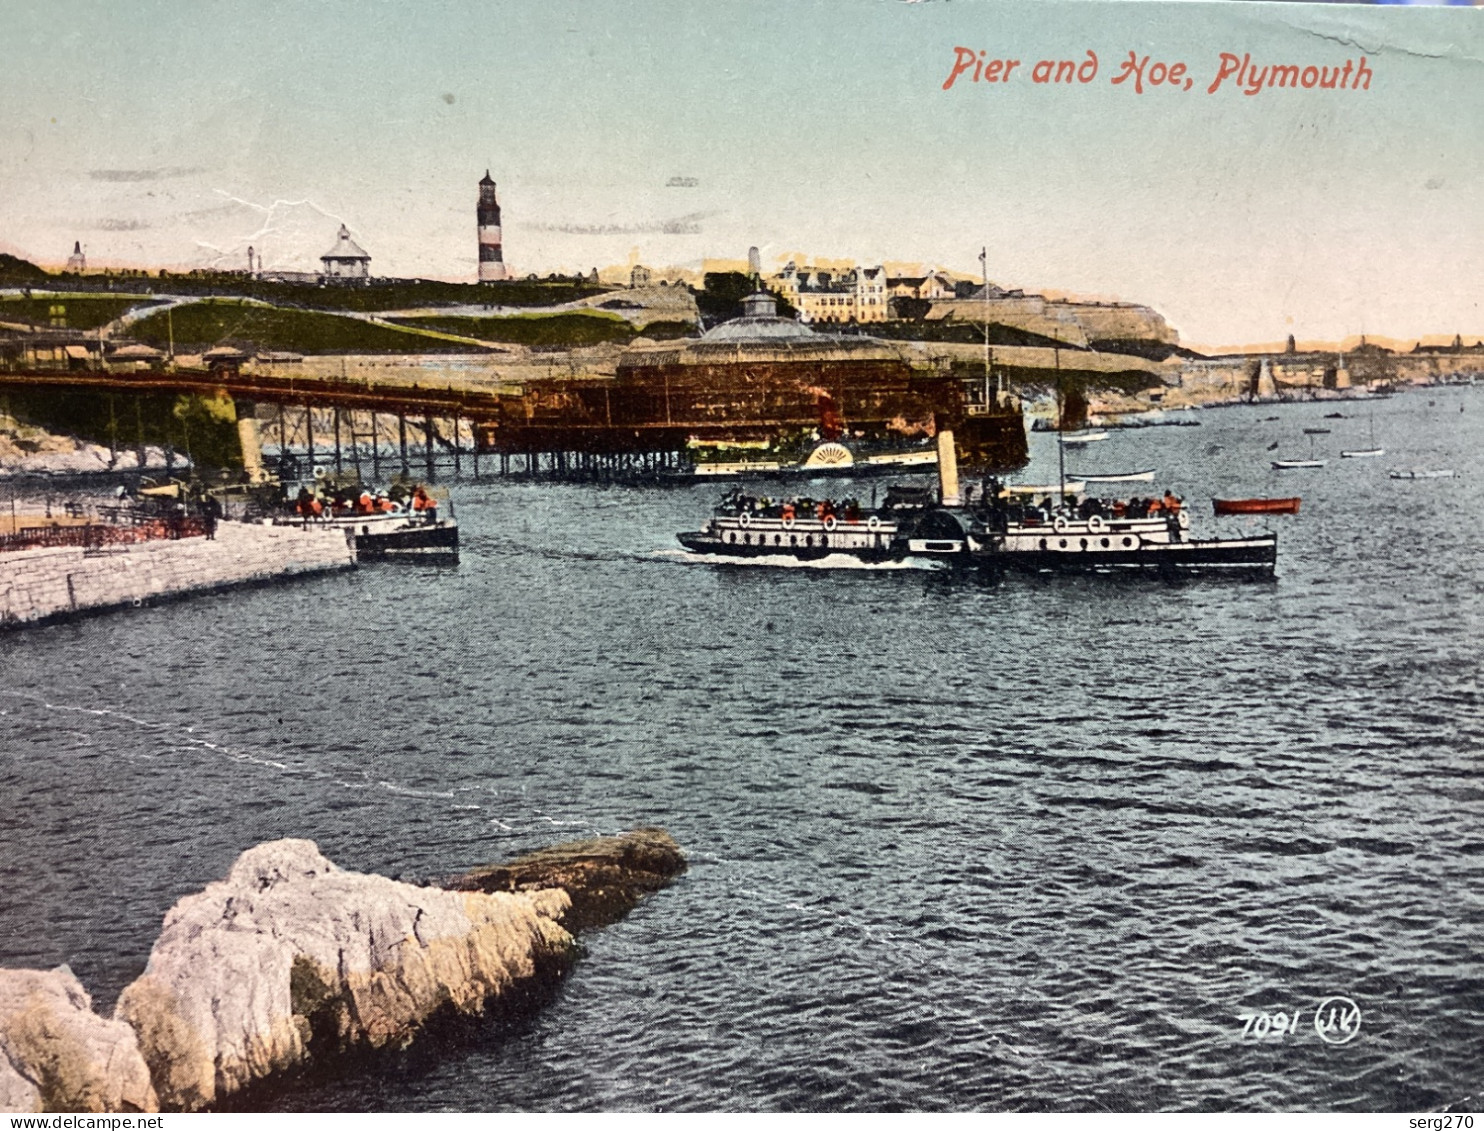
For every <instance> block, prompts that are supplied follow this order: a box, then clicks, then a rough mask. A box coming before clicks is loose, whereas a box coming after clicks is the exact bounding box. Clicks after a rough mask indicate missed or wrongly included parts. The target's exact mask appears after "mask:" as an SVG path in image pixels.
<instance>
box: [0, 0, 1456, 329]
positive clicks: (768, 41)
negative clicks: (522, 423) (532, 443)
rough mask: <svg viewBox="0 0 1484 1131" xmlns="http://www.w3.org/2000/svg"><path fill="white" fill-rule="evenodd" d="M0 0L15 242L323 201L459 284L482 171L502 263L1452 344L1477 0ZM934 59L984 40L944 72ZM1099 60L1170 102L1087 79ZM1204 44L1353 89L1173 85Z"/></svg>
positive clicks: (180, 235) (225, 252)
mask: <svg viewBox="0 0 1484 1131" xmlns="http://www.w3.org/2000/svg"><path fill="white" fill-rule="evenodd" d="M0 3H3V5H4V19H5V24H6V26H7V29H8V34H7V41H8V50H7V52H6V56H7V60H6V66H5V67H4V68H0V105H3V106H4V107H5V110H4V113H3V114H0V251H8V252H10V253H12V254H21V255H25V256H26V257H28V258H32V259H34V260H36V261H39V262H44V263H48V264H53V265H60V264H61V263H62V261H64V260H65V258H66V256H67V254H68V252H70V251H71V249H72V244H73V241H74V240H80V241H81V242H82V244H83V246H84V248H85V249H86V251H87V253H88V256H89V260H90V263H92V264H104V263H111V264H115V265H129V266H137V267H145V268H150V269H156V268H159V267H170V268H177V267H181V266H192V265H203V266H204V265H208V264H216V265H223V266H237V267H245V265H246V248H247V247H248V246H249V245H252V246H254V247H255V248H256V249H257V251H258V252H259V253H261V254H262V256H263V258H264V261H265V263H266V265H267V266H269V267H279V268H285V269H303V270H310V269H314V268H315V267H317V259H318V256H319V255H321V254H322V253H323V252H325V251H326V250H328V249H329V247H330V245H331V244H332V243H333V242H334V236H335V232H336V229H337V228H338V226H339V224H341V223H344V224H346V225H347V226H348V227H349V228H350V230H351V232H352V234H353V235H354V237H355V238H356V240H357V242H359V243H360V244H361V245H362V246H363V247H364V248H366V250H367V251H368V252H369V253H370V254H371V255H372V271H373V273H376V274H385V275H400V276H419V277H426V278H447V279H472V278H473V277H474V275H475V271H476V240H475V224H474V205H475V200H476V197H477V182H478V180H479V178H480V177H481V176H483V175H484V172H485V169H486V168H488V169H489V170H490V172H491V174H492V175H493V176H494V178H495V180H496V181H497V182H498V185H499V194H500V203H501V206H502V209H503V213H504V217H503V218H504V240H505V257H506V260H507V262H508V263H509V264H510V266H511V268H512V270H513V271H514V272H515V273H517V274H519V275H524V274H527V273H531V272H534V273H537V274H542V275H544V274H547V273H549V272H553V271H561V272H570V271H577V270H581V271H587V270H590V269H592V268H593V267H603V266H607V265H610V264H616V263H627V262H630V261H631V260H633V259H635V258H637V259H638V260H639V261H641V262H644V263H646V264H649V265H651V266H657V267H663V266H668V265H674V266H687V267H697V266H699V265H700V264H701V263H702V262H703V261H704V260H706V259H708V258H710V259H716V258H735V259H740V258H742V257H743V256H745V254H746V251H747V248H748V246H750V245H757V246H758V247H759V248H761V250H762V254H763V259H764V263H765V266H771V265H773V264H775V263H781V261H782V260H783V258H784V257H787V256H788V255H790V254H797V255H803V256H817V257H820V258H824V259H831V260H853V261H858V262H861V263H863V264H871V263H877V262H883V261H890V262H895V263H920V264H923V265H939V266H942V267H946V268H950V269H955V270H958V271H961V272H964V273H977V272H978V270H979V261H978V257H979V251H980V249H981V248H987V249H988V253H989V255H988V258H989V272H990V276H991V278H992V279H994V280H995V281H996V282H998V283H1000V284H1001V285H1004V286H1009V287H1021V288H1025V289H1027V290H1030V291H1036V292H1045V291H1053V292H1057V293H1066V294H1073V295H1078V296H1092V297H1101V298H1108V299H1119V300H1123V301H1130V302H1140V303H1145V304H1148V305H1150V306H1153V307H1154V308H1155V309H1157V310H1158V311H1160V313H1162V314H1163V315H1164V316H1165V317H1166V318H1167V319H1168V320H1169V321H1170V323H1171V324H1172V325H1173V326H1175V327H1176V328H1177V329H1178V330H1179V332H1180V334H1181V338H1182V340H1183V341H1185V342H1187V343H1190V344H1193V345H1198V346H1200V345H1204V346H1207V347H1217V346H1223V345H1241V344H1256V343H1259V342H1271V341H1281V340H1282V339H1283V338H1284V337H1285V336H1286V335H1287V334H1290V333H1292V334H1294V335H1295V336H1296V337H1297V338H1298V339H1299V340H1300V341H1316V342H1317V341H1335V340H1339V339H1341V338H1343V337H1345V336H1353V335H1355V334H1358V333H1369V334H1371V335H1374V336H1387V337H1391V338H1396V339H1407V338H1415V337H1420V336H1423V335H1430V336H1435V335H1440V334H1443V335H1448V336H1450V337H1451V335H1452V334H1454V333H1462V334H1463V335H1464V336H1465V337H1466V338H1469V339H1470V340H1472V339H1473V338H1475V337H1484V309H1481V302H1480V299H1481V293H1484V145H1481V144H1480V142H1481V139H1484V69H1481V67H1484V64H1481V60H1484V23H1481V22H1480V21H1481V17H1484V12H1481V11H1480V10H1479V9H1477V8H1456V7H1447V8H1399V7H1373V6H1349V5H1335V4H1316V5H1307V4H1264V3H1240V4H1239V3H1170V4H1166V3H1161V2H1158V0H1149V2H1124V3H1116V2H1058V0H1025V2H1017V3H1009V2H992V0H951V2H950V0H924V2H920V3H907V2H902V0H833V2H828V3H826V2H821V0H749V2H748V3H746V4H740V3H728V2H722V0H710V2H706V3H702V2H700V0H696V2H690V3H683V2H678V0H642V2H641V0H608V2H605V3H603V4H601V5H591V4H584V3H581V2H577V0H538V2H525V0H503V2H499V3H495V2H491V0H476V2H462V0H460V2H452V0H450V2H443V3H438V2H419V3H415V4H414V3H402V2H396V3H392V2H379V3H378V2H374V0H372V2H358V3H336V2H333V0H327V2H322V3H317V4H313V5H304V4H275V3H255V4H253V5H243V4H240V3H209V2H207V3H197V4H193V5H189V6H181V5H179V4H177V3H153V2H149V0H134V2H131V3H119V2H111V3H78V2H68V0H53V2H52V3H49V4H48V5H45V6H43V5H33V4H25V3H23V2H22V0H0ZM958 47H962V48H966V49H971V50H972V51H973V52H974V53H975V56H974V57H975V58H977V53H978V52H980V51H983V52H985V58H986V59H1018V60H1020V63H1019V66H1018V67H1017V68H1016V69H1014V70H1012V71H1011V72H1010V76H1011V77H1010V80H1009V81H1008V82H995V83H989V82H978V83H976V82H974V81H973V72H972V69H971V70H970V71H969V72H968V73H966V74H964V75H962V76H960V78H959V79H957V80H956V81H955V82H954V83H953V84H952V86H951V87H950V88H949V89H946V90H945V89H944V85H945V81H946V80H947V79H948V77H949V74H950V72H951V71H952V69H953V64H954V62H955V59H956V58H958V56H956V55H955V48H958ZM1089 51H1092V52H1094V53H1095V54H1096V56H1097V61H1098V67H1097V73H1096V75H1095V76H1091V81H1089V82H1086V83H1083V82H1075V81H1074V82H1070V83H1055V82H1050V83H1037V82H1034V81H1033V78H1034V74H1035V71H1034V67H1035V64H1036V63H1037V62H1038V61H1040V60H1043V59H1047V60H1068V61H1074V62H1076V63H1078V64H1079V65H1081V64H1083V63H1086V62H1087V60H1088V52H1089ZM1130 52H1134V53H1135V55H1136V57H1137V58H1143V57H1144V56H1148V57H1149V61H1148V62H1147V63H1146V64H1145V72H1146V79H1148V78H1152V73H1151V68H1153V67H1155V66H1156V65H1157V64H1160V63H1164V64H1165V65H1166V67H1169V66H1170V65H1172V64H1174V63H1177V62H1183V63H1184V64H1185V65H1186V68H1187V77H1189V78H1190V80H1191V84H1190V89H1188V90H1187V89H1185V88H1184V84H1183V83H1180V84H1177V85H1176V86H1174V87H1172V86H1171V85H1170V84H1168V83H1165V84H1161V85H1159V86H1154V85H1152V84H1149V83H1148V82H1147V81H1146V86H1145V89H1144V91H1143V92H1142V93H1140V92H1138V91H1137V90H1136V89H1135V88H1134V87H1135V83H1134V79H1133V78H1132V77H1131V78H1129V79H1126V80H1125V81H1124V82H1123V83H1120V84H1115V83H1114V82H1113V81H1112V79H1113V78H1114V77H1116V75H1117V74H1118V73H1119V71H1120V70H1121V69H1122V64H1123V62H1124V60H1125V59H1126V58H1127V57H1128V56H1129V54H1130ZM1223 52H1225V53H1228V54H1230V55H1232V56H1233V57H1234V58H1235V59H1237V60H1240V59H1241V58H1242V57H1243V56H1244V55H1246V56H1249V57H1250V59H1251V61H1252V63H1253V65H1254V67H1255V68H1256V67H1264V66H1267V65H1268V64H1280V65H1286V64H1292V65H1296V66H1299V67H1301V68H1302V67H1306V66H1314V67H1316V68H1320V67H1328V68H1339V67H1343V66H1344V64H1345V63H1346V61H1347V60H1349V61H1351V62H1352V64H1353V63H1354V62H1355V61H1358V60H1359V59H1360V58H1362V57H1364V58H1365V59H1366V61H1367V66H1368V67H1369V68H1370V69H1371V71H1372V73H1373V78H1372V80H1371V84H1370V88H1369V89H1367V90H1340V89H1334V90H1325V89H1319V88H1317V87H1316V88H1314V89H1301V88H1300V89H1288V88H1278V89H1268V88H1264V89H1262V90H1261V91H1260V93H1257V94H1255V95H1249V94H1246V93H1244V92H1243V91H1242V89H1240V88H1238V87H1237V86H1235V84H1234V81H1233V80H1232V79H1228V80H1227V81H1225V82H1224V83H1223V84H1222V85H1221V86H1220V87H1219V88H1218V89H1217V90H1215V91H1214V92H1208V88H1209V86H1210V85H1211V83H1212V81H1213V80H1214V79H1215V77H1216V75H1217V73H1218V69H1219V67H1220V65H1221V56H1222V53H1223ZM1083 73H1084V74H1088V72H1087V71H1086V70H1084V72H1083ZM1315 73H1316V74H1322V72H1319V71H1316V72H1315ZM1330 73H1331V74H1333V73H1334V72H1333V71H1331V72H1330Z"/></svg>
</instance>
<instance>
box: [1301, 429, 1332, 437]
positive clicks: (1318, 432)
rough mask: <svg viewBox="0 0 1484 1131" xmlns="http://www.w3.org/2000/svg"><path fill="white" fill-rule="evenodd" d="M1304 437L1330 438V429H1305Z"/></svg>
mask: <svg viewBox="0 0 1484 1131" xmlns="http://www.w3.org/2000/svg"><path fill="white" fill-rule="evenodd" d="M1304 435H1305V436H1328V435H1329V429H1328V428H1305V429H1304Z"/></svg>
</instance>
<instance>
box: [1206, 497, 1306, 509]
mask: <svg viewBox="0 0 1484 1131" xmlns="http://www.w3.org/2000/svg"><path fill="white" fill-rule="evenodd" d="M1299 502H1300V499H1299V497H1298V496H1297V495H1295V496H1294V497H1293V498H1291V499H1212V500H1211V505H1212V507H1213V508H1214V509H1215V511H1216V513H1217V514H1298V512H1299Z"/></svg>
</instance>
